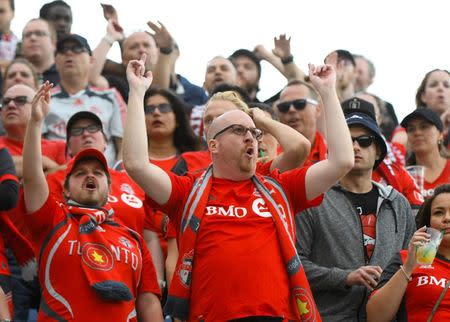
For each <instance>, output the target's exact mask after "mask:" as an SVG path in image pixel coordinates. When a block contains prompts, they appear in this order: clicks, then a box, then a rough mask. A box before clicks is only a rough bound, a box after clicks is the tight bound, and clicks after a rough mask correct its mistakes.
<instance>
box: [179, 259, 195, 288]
mask: <svg viewBox="0 0 450 322" xmlns="http://www.w3.org/2000/svg"><path fill="white" fill-rule="evenodd" d="M193 260H194V250H191V251H190V252H189V253H186V254H184V255H183V259H182V260H181V265H180V268H179V269H178V276H179V278H180V281H181V285H183V286H184V287H186V288H189V286H190V285H191V280H192V262H193Z"/></svg>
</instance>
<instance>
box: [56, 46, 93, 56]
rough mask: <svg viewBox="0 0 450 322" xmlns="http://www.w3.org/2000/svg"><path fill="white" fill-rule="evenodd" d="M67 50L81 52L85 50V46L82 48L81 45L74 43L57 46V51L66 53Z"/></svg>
mask: <svg viewBox="0 0 450 322" xmlns="http://www.w3.org/2000/svg"><path fill="white" fill-rule="evenodd" d="M69 50H70V51H71V52H73V53H74V54H81V53H86V52H87V49H86V48H84V47H83V46H81V45H78V44H75V45H62V46H61V47H60V48H58V53H61V54H67V52H68V51H69Z"/></svg>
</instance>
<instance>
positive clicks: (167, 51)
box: [159, 46, 173, 55]
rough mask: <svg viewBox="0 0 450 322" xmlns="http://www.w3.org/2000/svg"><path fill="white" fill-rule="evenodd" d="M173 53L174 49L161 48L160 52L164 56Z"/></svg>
mask: <svg viewBox="0 0 450 322" xmlns="http://www.w3.org/2000/svg"><path fill="white" fill-rule="evenodd" d="M172 51H173V47H172V46H170V47H159V52H160V53H161V54H164V55H170V54H171V53H172Z"/></svg>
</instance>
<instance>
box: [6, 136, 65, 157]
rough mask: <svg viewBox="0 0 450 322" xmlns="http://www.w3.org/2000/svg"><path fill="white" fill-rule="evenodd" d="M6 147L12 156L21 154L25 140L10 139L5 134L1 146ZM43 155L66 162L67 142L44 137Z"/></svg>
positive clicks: (42, 144)
mask: <svg viewBox="0 0 450 322" xmlns="http://www.w3.org/2000/svg"><path fill="white" fill-rule="evenodd" d="M2 147H6V148H7V149H8V151H9V153H10V154H11V155H12V156H21V155H22V154H23V153H22V151H23V142H21V141H14V140H11V139H8V138H7V137H5V136H2V137H0V148H2ZM41 148H42V155H45V156H46V157H48V158H49V159H52V160H53V161H55V162H56V163H58V164H65V163H66V162H67V159H66V142H64V141H51V140H45V139H42V143H41Z"/></svg>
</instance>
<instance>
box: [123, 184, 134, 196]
mask: <svg viewBox="0 0 450 322" xmlns="http://www.w3.org/2000/svg"><path fill="white" fill-rule="evenodd" d="M120 191H123V192H126V193H128V194H129V195H134V194H135V193H134V190H133V188H132V187H131V186H130V185H129V184H128V183H122V184H121V185H120Z"/></svg>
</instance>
